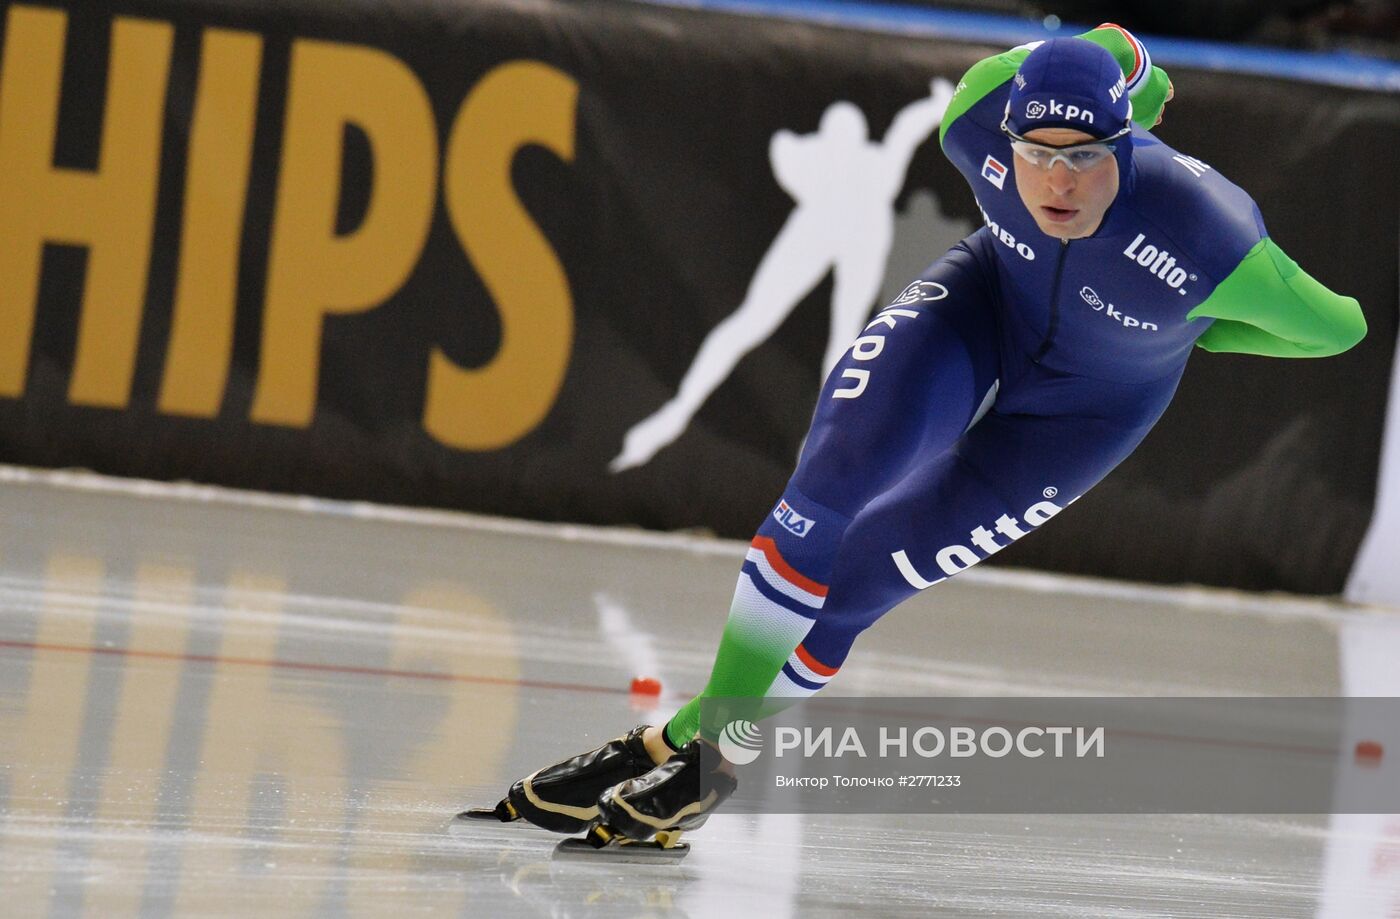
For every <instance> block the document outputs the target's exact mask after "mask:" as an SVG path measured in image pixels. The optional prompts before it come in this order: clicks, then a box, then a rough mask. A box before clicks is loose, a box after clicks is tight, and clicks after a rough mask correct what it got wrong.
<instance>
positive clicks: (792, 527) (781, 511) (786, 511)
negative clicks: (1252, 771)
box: [773, 501, 817, 538]
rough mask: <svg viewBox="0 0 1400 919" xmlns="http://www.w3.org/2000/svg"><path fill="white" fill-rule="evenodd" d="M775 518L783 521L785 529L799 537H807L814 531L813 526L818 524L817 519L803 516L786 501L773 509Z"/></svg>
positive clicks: (780, 502) (780, 521)
mask: <svg viewBox="0 0 1400 919" xmlns="http://www.w3.org/2000/svg"><path fill="white" fill-rule="evenodd" d="M773 519H774V520H777V521H778V522H779V523H781V524H782V525H783V529H785V530H787V531H788V532H789V533H791V534H792V535H794V536H797V537H799V538H805V537H806V536H807V534H808V533H810V532H812V527H814V526H816V525H817V522H816V521H815V520H812V519H810V518H808V517H803V516H802V515H801V514H799V513H798V512H797V511H795V510H793V509H792V505H790V504H788V503H787V502H786V501H779V502H778V506H777V507H776V508H775V509H774V510H773Z"/></svg>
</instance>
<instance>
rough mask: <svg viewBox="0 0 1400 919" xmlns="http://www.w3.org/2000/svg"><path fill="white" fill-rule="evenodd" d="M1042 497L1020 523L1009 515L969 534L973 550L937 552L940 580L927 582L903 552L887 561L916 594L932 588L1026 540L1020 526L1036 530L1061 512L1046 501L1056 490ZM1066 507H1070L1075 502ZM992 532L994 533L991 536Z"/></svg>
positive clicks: (958, 547)
mask: <svg viewBox="0 0 1400 919" xmlns="http://www.w3.org/2000/svg"><path fill="white" fill-rule="evenodd" d="M1042 494H1043V495H1044V496H1045V498H1046V500H1045V501H1037V502H1036V503H1035V504H1032V505H1031V506H1030V507H1028V508H1026V512H1025V513H1024V514H1022V515H1021V519H1020V520H1017V519H1016V518H1015V517H1012V516H1011V515H1010V514H1002V515H1001V516H1000V517H998V518H997V520H996V523H994V524H992V526H991V527H990V528H988V527H986V526H979V527H977V528H976V529H974V530H972V531H971V532H969V533H968V534H967V535H968V538H969V540H970V541H971V542H972V546H964V545H956V544H955V545H951V546H945V547H944V548H942V549H940V550H938V554H937V555H936V556H934V562H935V563H937V565H938V569H939V570H940V571H942V572H943V577H940V578H936V579H935V580H932V581H930V580H928V579H927V578H925V577H924V576H923V575H921V574H919V572H918V570H917V569H916V568H915V567H914V564H913V563H912V562H910V561H909V556H908V554H907V553H906V552H905V551H904V550H903V549H900V550H899V551H898V552H895V553H892V554H891V555H890V558H892V559H894V563H895V567H897V568H898V569H899V573H900V574H902V575H904V580H906V581H908V582H909V585H910V586H911V587H914V588H916V589H918V590H924V589H925V588H929V587H932V586H933V585H935V584H937V583H938V582H939V581H943V580H945V579H947V578H950V577H952V576H953V575H955V574H957V573H958V572H959V571H966V570H967V569H969V568H971V567H972V566H973V565H975V564H977V563H978V562H980V561H982V559H984V558H990V557H992V556H993V555H995V554H996V553H998V552H1000V551H1001V550H1002V549H1005V548H1006V547H1007V546H1009V545H1010V544H1011V543H1013V542H1015V541H1016V540H1018V539H1020V538H1021V537H1022V536H1025V535H1026V533H1027V532H1028V530H1026V529H1022V526H1021V525H1022V523H1024V524H1025V525H1026V526H1027V527H1029V528H1030V529H1035V528H1036V527H1038V526H1040V525H1041V524H1043V523H1045V521H1047V520H1049V519H1050V518H1051V517H1054V516H1055V515H1056V514H1058V513H1059V512H1060V511H1062V510H1064V508H1062V507H1060V505H1058V504H1056V503H1055V502H1053V501H1051V500H1049V499H1050V498H1054V497H1056V496H1057V495H1058V494H1059V491H1058V490H1057V489H1055V488H1047V489H1045V490H1044V491H1043V492H1042ZM1076 500H1077V499H1076ZM1069 503H1070V504H1073V503H1074V501H1071V502H1069ZM1068 506H1069V505H1065V507H1068ZM993 530H995V531H996V532H995V533H993ZM997 534H1000V535H1001V536H1004V537H1006V543H1005V544H1003V543H1000V542H997Z"/></svg>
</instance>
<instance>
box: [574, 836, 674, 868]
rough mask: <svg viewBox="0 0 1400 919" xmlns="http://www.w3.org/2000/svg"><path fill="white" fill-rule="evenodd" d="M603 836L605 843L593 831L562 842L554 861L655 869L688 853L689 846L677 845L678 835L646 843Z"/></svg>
mask: <svg viewBox="0 0 1400 919" xmlns="http://www.w3.org/2000/svg"><path fill="white" fill-rule="evenodd" d="M605 835H606V842H604V841H603V837H602V836H599V835H598V834H597V831H596V830H594V831H590V833H589V835H587V836H574V837H571V838H569V839H565V840H563V841H562V842H560V843H559V844H558V845H557V846H555V847H554V857H555V858H564V859H586V858H593V859H599V860H602V861H607V862H622V863H628V864H652V865H655V864H674V863H676V862H678V861H680V860H681V859H683V858H685V857H686V855H687V854H688V853H689V852H690V845H689V844H688V843H684V842H677V841H676V840H677V839H679V837H680V833H658V834H657V837H658V838H657V839H654V840H647V841H641V840H636V839H629V838H628V837H626V836H618V835H616V834H610V833H609V834H605Z"/></svg>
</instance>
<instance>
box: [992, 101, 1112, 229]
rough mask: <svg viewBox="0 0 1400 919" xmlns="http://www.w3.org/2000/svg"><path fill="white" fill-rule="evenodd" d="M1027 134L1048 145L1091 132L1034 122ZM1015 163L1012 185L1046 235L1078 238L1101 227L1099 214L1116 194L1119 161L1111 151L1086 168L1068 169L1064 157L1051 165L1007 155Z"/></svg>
mask: <svg viewBox="0 0 1400 919" xmlns="http://www.w3.org/2000/svg"><path fill="white" fill-rule="evenodd" d="M1025 138H1026V140H1029V141H1034V142H1035V143H1038V144H1045V145H1046V146H1050V147H1065V146H1068V145H1070V144H1082V143H1085V142H1086V141H1091V140H1093V139H1094V137H1093V136H1092V135H1090V134H1085V133H1084V132H1083V131H1076V130H1074V129H1072V128H1037V129H1036V130H1034V131H1029V132H1027V133H1026V135H1025ZM1011 162H1012V163H1013V164H1015V166H1014V168H1015V169H1016V190H1017V191H1019V192H1020V193H1021V201H1022V203H1024V204H1025V205H1026V210H1028V211H1030V212H1031V216H1032V217H1033V218H1035V222H1036V225H1037V226H1038V227H1040V230H1041V232H1042V233H1044V234H1045V235H1046V236H1053V237H1055V238H1056V239H1079V238H1081V237H1084V236H1090V235H1092V234H1093V232H1094V231H1095V230H1097V229H1098V228H1099V224H1100V223H1101V222H1102V221H1103V215H1104V213H1105V212H1106V211H1107V210H1108V206H1109V205H1110V204H1112V203H1113V199H1114V198H1115V197H1117V195H1118V161H1117V160H1116V159H1114V158H1113V157H1112V156H1109V157H1105V158H1104V159H1103V160H1101V161H1100V162H1098V163H1096V164H1095V165H1093V166H1090V167H1089V168H1087V169H1080V170H1078V171H1075V170H1072V169H1070V168H1069V166H1067V165H1065V161H1064V159H1063V157H1062V158H1059V159H1057V160H1056V161H1055V162H1053V163H1052V164H1051V166H1050V168H1049V169H1041V168H1040V167H1039V166H1034V165H1032V164H1030V163H1028V162H1026V161H1025V160H1023V159H1022V158H1021V157H1019V156H1013V157H1011Z"/></svg>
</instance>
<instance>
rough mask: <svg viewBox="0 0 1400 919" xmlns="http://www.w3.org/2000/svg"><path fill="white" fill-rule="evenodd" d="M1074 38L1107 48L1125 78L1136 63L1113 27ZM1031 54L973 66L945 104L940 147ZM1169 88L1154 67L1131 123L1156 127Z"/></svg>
mask: <svg viewBox="0 0 1400 919" xmlns="http://www.w3.org/2000/svg"><path fill="white" fill-rule="evenodd" d="M1075 37H1076V38H1084V39H1088V40H1089V41H1091V42H1094V43H1095V44H1097V45H1102V46H1103V47H1104V48H1107V49H1108V51H1109V53H1110V54H1112V55H1113V57H1114V59H1115V60H1117V61H1118V66H1119V67H1122V68H1123V73H1124V75H1127V74H1128V73H1129V72H1131V71H1132V68H1133V64H1134V62H1135V59H1134V56H1133V47H1132V43H1131V42H1129V41H1128V39H1127V37H1126V36H1124V34H1123V32H1122V30H1120V29H1118V28H1116V27H1108V26H1099V27H1098V28H1096V29H1090V30H1089V31H1088V32H1085V33H1083V34H1082V35H1076V36H1075ZM1030 53H1031V49H1030V48H1029V47H1027V46H1025V45H1022V46H1020V47H1017V48H1012V49H1011V50H1010V51H1003V52H1002V53H1001V54H996V55H993V56H991V57H988V58H983V59H982V60H980V61H978V62H977V63H976V64H973V65H972V69H970V70H969V71H968V72H967V73H966V74H964V75H963V78H962V79H961V80H960V81H958V88H957V91H956V92H954V93H953V101H952V102H949V103H948V111H947V112H946V113H944V115H943V124H942V125H941V126H940V127H939V129H938V142H939V144H942V143H943V138H944V137H945V136H946V135H947V133H948V126H949V125H950V124H952V123H953V122H954V121H956V120H957V119H958V117H959V116H961V115H964V114H966V113H967V111H968V109H970V108H972V107H973V106H974V105H976V104H977V103H978V102H979V101H981V100H982V99H983V98H984V97H985V96H986V95H987V94H988V93H990V92H991V91H992V90H994V89H996V88H997V87H998V86H1001V85H1002V84H1003V83H1005V82H1006V81H1007V80H1009V79H1011V78H1012V77H1013V76H1015V75H1016V71H1017V70H1019V69H1020V67H1021V62H1022V61H1024V60H1025V59H1026V55H1028V54H1030ZM1170 86H1171V80H1170V79H1168V78H1167V72H1166V71H1165V70H1163V69H1162V68H1160V67H1153V68H1152V76H1151V77H1149V78H1148V81H1147V85H1146V86H1144V87H1143V88H1142V90H1141V91H1140V92H1139V93H1138V94H1137V95H1136V96H1134V97H1133V100H1132V102H1133V121H1135V122H1136V123H1137V124H1138V125H1139V126H1141V127H1143V128H1151V127H1152V126H1153V125H1154V124H1156V123H1157V116H1158V115H1160V114H1161V113H1162V107H1163V106H1165V105H1166V104H1167V89H1168V88H1169V87H1170Z"/></svg>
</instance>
